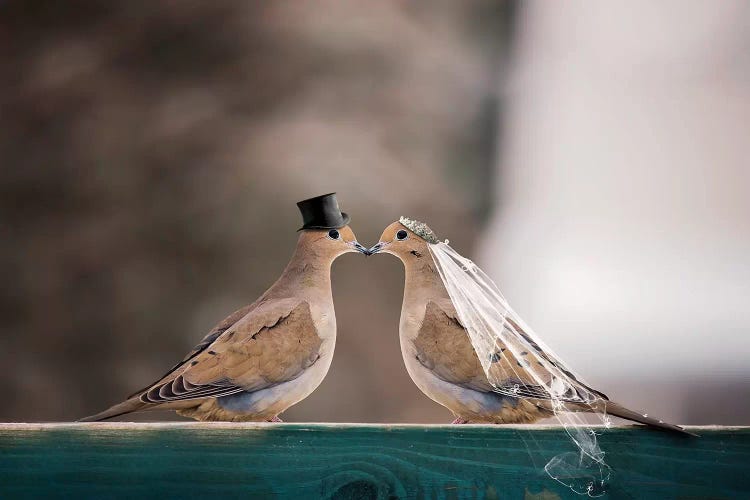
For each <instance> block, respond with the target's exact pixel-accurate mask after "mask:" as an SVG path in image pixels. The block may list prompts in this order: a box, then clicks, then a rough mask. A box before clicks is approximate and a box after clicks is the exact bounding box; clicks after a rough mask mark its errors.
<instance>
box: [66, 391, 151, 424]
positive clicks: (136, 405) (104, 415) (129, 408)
mask: <svg viewBox="0 0 750 500" xmlns="http://www.w3.org/2000/svg"><path fill="white" fill-rule="evenodd" d="M147 406H151V405H149V404H147V403H144V402H143V401H141V400H140V399H139V398H138V397H135V398H130V399H128V400H127V401H123V402H122V403H119V404H116V405H114V406H112V407H111V408H108V409H106V410H104V411H102V412H99V413H97V414H95V415H90V416H88V417H84V418H82V419H80V420H78V421H79V422H99V421H101V420H107V419H110V418H114V417H118V416H120V415H125V414H126V413H133V412H134V411H139V410H143V409H145V408H146V407H147Z"/></svg>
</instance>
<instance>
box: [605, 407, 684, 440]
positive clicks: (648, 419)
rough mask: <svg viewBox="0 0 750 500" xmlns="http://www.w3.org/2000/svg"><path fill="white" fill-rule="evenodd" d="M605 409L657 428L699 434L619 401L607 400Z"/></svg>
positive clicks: (621, 416) (611, 413) (617, 415)
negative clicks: (642, 412)
mask: <svg viewBox="0 0 750 500" xmlns="http://www.w3.org/2000/svg"><path fill="white" fill-rule="evenodd" d="M603 409H604V410H605V411H606V412H607V413H608V414H609V415H614V416H616V417H620V418H624V419H626V420H632V421H633V422H638V423H639V424H645V425H648V426H649V427H653V428H655V429H659V430H664V431H671V432H677V433H680V434H683V435H689V436H697V434H693V433H692V432H689V431H686V430H685V429H683V428H682V427H680V426H679V425H674V424H668V423H666V422H662V421H661V420H657V419H655V418H651V417H647V416H646V415H642V414H640V413H638V412H635V411H633V410H628V409H627V408H625V407H624V406H620V405H618V404H617V403H613V402H612V401H607V402H606V403H605V408H603Z"/></svg>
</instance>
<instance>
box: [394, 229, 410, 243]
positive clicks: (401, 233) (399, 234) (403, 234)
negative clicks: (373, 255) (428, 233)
mask: <svg viewBox="0 0 750 500" xmlns="http://www.w3.org/2000/svg"><path fill="white" fill-rule="evenodd" d="M408 237H409V233H407V232H406V231H404V230H403V229H402V230H401V231H399V232H397V233H396V239H397V240H398V241H404V240H405V239H406V238H408Z"/></svg>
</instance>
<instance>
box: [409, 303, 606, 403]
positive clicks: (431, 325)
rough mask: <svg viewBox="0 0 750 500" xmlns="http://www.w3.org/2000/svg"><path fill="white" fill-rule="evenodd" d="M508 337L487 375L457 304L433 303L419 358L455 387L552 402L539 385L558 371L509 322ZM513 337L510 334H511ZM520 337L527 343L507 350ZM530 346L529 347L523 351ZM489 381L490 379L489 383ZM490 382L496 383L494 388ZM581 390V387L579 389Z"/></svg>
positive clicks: (575, 397) (420, 337)
mask: <svg viewBox="0 0 750 500" xmlns="http://www.w3.org/2000/svg"><path fill="white" fill-rule="evenodd" d="M506 321H507V322H508V323H507V325H506V328H509V329H512V332H506V333H507V334H506V335H503V336H502V337H501V338H503V339H506V340H507V342H506V343H503V342H500V341H499V340H498V341H497V342H496V343H495V350H494V352H493V353H491V354H490V358H489V360H488V361H489V370H488V373H486V372H485V370H484V368H483V367H482V364H481V363H480V361H479V358H478V357H477V353H476V351H475V350H474V347H473V346H472V344H471V340H470V339H469V335H468V333H467V332H466V330H465V328H464V327H463V325H462V324H461V322H460V320H459V318H458V314H457V313H456V310H455V307H454V306H453V303H452V302H451V301H450V300H449V299H441V300H436V301H430V302H428V303H427V306H426V308H425V316H424V320H423V322H422V326H421V328H420V330H419V334H418V336H417V338H416V340H415V342H414V343H415V347H416V349H417V359H418V360H419V361H420V363H422V365H424V366H425V367H426V368H428V369H430V370H432V372H433V373H435V375H437V376H438V377H440V378H441V379H443V380H445V381H446V382H450V383H453V384H456V385H460V386H463V387H466V388H470V389H474V390H477V391H482V392H498V393H501V394H504V395H508V396H514V397H519V398H531V399H540V400H548V399H550V393H549V391H548V390H547V389H546V388H545V387H543V386H542V385H541V384H540V383H539V382H540V381H541V382H543V383H544V384H545V385H547V386H548V387H549V385H550V384H551V383H552V378H553V374H552V373H550V372H549V371H548V370H547V369H546V368H545V367H546V366H549V365H552V366H555V367H557V368H558V369H560V370H562V371H563V372H567V370H565V369H564V368H560V367H558V366H557V365H556V364H555V361H553V360H551V359H550V358H548V357H547V356H546V355H545V353H544V352H543V351H542V350H541V349H540V348H539V346H537V345H536V344H535V343H534V342H533V341H530V339H529V338H528V336H526V335H525V334H524V332H523V331H522V330H521V328H520V327H519V326H518V325H517V324H515V323H514V322H512V321H510V320H507V319H506ZM511 333H512V334H511ZM517 335H520V336H521V337H522V338H524V339H525V340H526V342H524V343H523V344H520V343H519V344H517V345H512V346H511V345H509V344H510V343H512V342H513V339H514V338H518V337H517ZM522 345H527V346H530V347H521V346H522ZM566 374H568V375H569V376H570V377H571V378H572V379H573V380H574V381H575V382H577V384H578V385H579V387H580V389H581V390H585V391H589V392H595V393H596V394H599V395H600V396H602V397H604V398H605V399H606V396H604V395H603V394H600V393H598V392H597V391H594V390H593V389H590V388H588V387H587V386H585V385H583V384H581V383H580V382H578V381H577V380H576V379H575V378H574V377H573V376H572V374H569V372H568V373H566ZM488 377H489V379H488ZM490 379H491V380H492V383H490ZM576 389H578V388H576ZM579 399H580V396H579V395H578V394H577V393H571V394H570V395H567V394H566V395H564V396H562V397H561V400H563V401H566V400H570V401H573V402H578V401H579Z"/></svg>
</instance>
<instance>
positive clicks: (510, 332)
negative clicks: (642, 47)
mask: <svg viewBox="0 0 750 500" xmlns="http://www.w3.org/2000/svg"><path fill="white" fill-rule="evenodd" d="M428 248H429V249H430V253H431V255H432V258H433V260H434V261H435V265H436V267H437V270H438V272H439V273H440V277H441V278H442V281H443V283H444V285H445V288H446V289H447V291H448V294H449V295H450V298H451V300H452V302H453V305H454V306H455V308H456V312H457V314H458V317H459V319H460V321H461V324H462V325H463V327H464V328H465V329H466V331H467V332H468V334H469V337H470V340H471V343H472V345H473V347H474V350H475V351H476V353H477V356H478V357H479V361H480V362H481V364H482V368H483V369H484V372H485V373H486V375H487V379H488V380H489V382H490V383H491V384H492V386H493V388H494V390H495V391H496V392H498V393H499V394H503V395H506V396H511V397H514V398H521V399H526V400H528V401H529V402H531V403H533V404H535V405H537V406H538V407H539V408H542V409H543V410H545V411H548V412H549V415H550V416H554V417H556V418H557V420H558V421H559V422H560V424H562V426H563V427H564V428H565V430H566V432H567V433H568V435H569V436H570V438H571V439H572V441H573V443H574V444H575V446H576V447H577V448H578V451H571V452H568V453H563V454H560V455H557V456H555V457H553V458H552V459H551V460H550V461H549V462H548V463H547V465H546V466H545V470H546V472H547V473H548V474H549V476H550V477H552V478H553V479H555V480H557V481H559V482H560V483H562V484H564V485H566V486H568V487H569V488H570V489H571V490H573V491H575V492H576V493H580V494H584V495H589V496H600V495H603V494H604V492H605V485H606V483H607V481H608V480H609V476H610V472H611V470H610V468H609V466H608V465H607V464H606V463H605V461H604V452H603V451H602V450H601V449H600V447H599V444H598V442H597V437H596V432H595V431H594V428H593V427H592V426H591V425H589V424H587V423H586V422H585V421H584V419H583V418H582V417H581V412H582V411H587V412H593V414H594V415H596V416H597V418H599V419H601V423H602V424H603V425H604V426H605V427H609V425H610V421H609V417H608V416H607V414H606V396H604V395H602V394H601V393H599V392H597V391H595V390H594V389H591V388H590V387H588V386H587V385H586V384H584V383H583V382H582V381H581V379H580V378H579V377H577V376H576V375H574V374H573V373H572V372H571V371H570V370H569V369H568V368H567V367H566V366H565V364H564V363H563V362H562V361H561V360H560V358H559V357H558V356H556V355H555V354H554V352H553V351H552V350H551V349H550V348H549V347H548V346H546V345H545V344H544V342H542V340H541V339H540V338H539V337H538V336H537V335H536V334H534V332H533V331H532V330H531V328H529V327H528V326H527V325H526V324H525V323H524V322H523V320H521V318H520V317H519V316H518V315H517V314H516V313H515V312H514V311H513V309H511V307H510V305H509V304H508V301H507V300H505V297H503V295H502V293H500V290H499V289H498V287H497V285H495V283H494V282H493V281H492V280H491V279H490V278H489V277H488V276H487V275H486V274H485V273H484V272H483V271H482V270H481V269H479V267H477V265H476V264H474V263H473V262H472V261H471V260H469V259H466V258H464V257H462V256H461V255H460V254H458V252H456V251H455V250H454V249H453V248H451V247H450V246H449V245H448V242H447V241H445V242H438V241H436V239H435V240H433V241H429V245H428Z"/></svg>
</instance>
